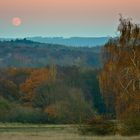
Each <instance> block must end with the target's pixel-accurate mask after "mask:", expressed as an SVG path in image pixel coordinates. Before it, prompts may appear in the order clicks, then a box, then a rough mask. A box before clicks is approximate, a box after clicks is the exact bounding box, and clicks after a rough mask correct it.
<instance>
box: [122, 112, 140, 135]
mask: <svg viewBox="0 0 140 140" xmlns="http://www.w3.org/2000/svg"><path fill="white" fill-rule="evenodd" d="M120 134H121V135H124V136H133V135H139V134H140V112H133V113H132V112H131V113H129V114H127V116H126V117H125V118H124V120H123V121H122V126H121V128H120Z"/></svg>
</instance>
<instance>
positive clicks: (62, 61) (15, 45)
mask: <svg viewBox="0 0 140 140" xmlns="http://www.w3.org/2000/svg"><path fill="white" fill-rule="evenodd" d="M100 49H101V47H93V48H88V47H78V48H77V47H66V46H62V45H57V44H43V43H37V42H32V41H29V40H26V39H23V40H12V41H2V42H0V67H11V66H12V67H43V66H47V65H49V64H52V63H55V64H56V65H61V66H72V65H76V66H85V67H93V66H94V67H100V66H101V62H100Z"/></svg>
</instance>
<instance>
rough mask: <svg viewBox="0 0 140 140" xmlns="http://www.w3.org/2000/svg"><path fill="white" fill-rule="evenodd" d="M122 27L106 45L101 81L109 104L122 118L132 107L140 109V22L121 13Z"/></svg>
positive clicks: (133, 109)
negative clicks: (132, 20)
mask: <svg viewBox="0 0 140 140" xmlns="http://www.w3.org/2000/svg"><path fill="white" fill-rule="evenodd" d="M118 31H119V32H120V36H119V37H118V38H116V39H111V40H110V41H109V42H108V43H107V44H106V45H105V47H104V49H103V58H104V59H103V60H104V67H103V70H102V71H101V73H100V75H99V81H100V87H101V90H102V93H103V96H104V99H105V101H106V104H107V105H108V107H109V106H113V105H114V107H115V111H116V114H117V117H118V118H122V117H123V116H124V115H125V112H128V110H130V112H131V111H133V112H135V111H136V112H139V111H140V26H139V25H137V24H133V23H132V22H131V19H124V18H122V17H121V18H120V25H119V27H118Z"/></svg>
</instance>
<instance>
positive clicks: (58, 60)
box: [0, 17, 140, 135]
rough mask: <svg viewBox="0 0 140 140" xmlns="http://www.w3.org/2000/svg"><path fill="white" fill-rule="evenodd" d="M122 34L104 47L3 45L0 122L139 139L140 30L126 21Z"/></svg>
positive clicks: (0, 45)
mask: <svg viewBox="0 0 140 140" xmlns="http://www.w3.org/2000/svg"><path fill="white" fill-rule="evenodd" d="M118 31H119V33H120V35H119V36H118V37H116V38H113V39H110V40H109V41H108V43H106V45H105V46H104V47H99V48H88V47H84V48H75V47H66V46H61V45H52V44H42V43H36V42H32V41H29V40H26V39H24V40H15V41H4V42H0V49H1V52H0V66H1V68H0V121H1V122H22V123H47V124H48V123H51V124H79V123H80V124H84V126H81V125H80V127H79V131H80V132H81V133H82V134H91V133H93V134H96V135H110V134H111V135H112V134H113V135H114V134H121V135H139V134H140V26H139V25H138V24H134V23H132V21H131V20H130V19H124V18H122V17H121V18H120V25H119V27H118ZM101 58H102V59H101ZM101 60H102V61H101Z"/></svg>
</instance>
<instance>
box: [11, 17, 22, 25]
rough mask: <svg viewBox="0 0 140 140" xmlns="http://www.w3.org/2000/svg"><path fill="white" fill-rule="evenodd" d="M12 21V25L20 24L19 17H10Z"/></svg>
mask: <svg viewBox="0 0 140 140" xmlns="http://www.w3.org/2000/svg"><path fill="white" fill-rule="evenodd" d="M12 23H13V25H14V26H20V25H21V19H20V18H19V17H14V18H13V19H12Z"/></svg>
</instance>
